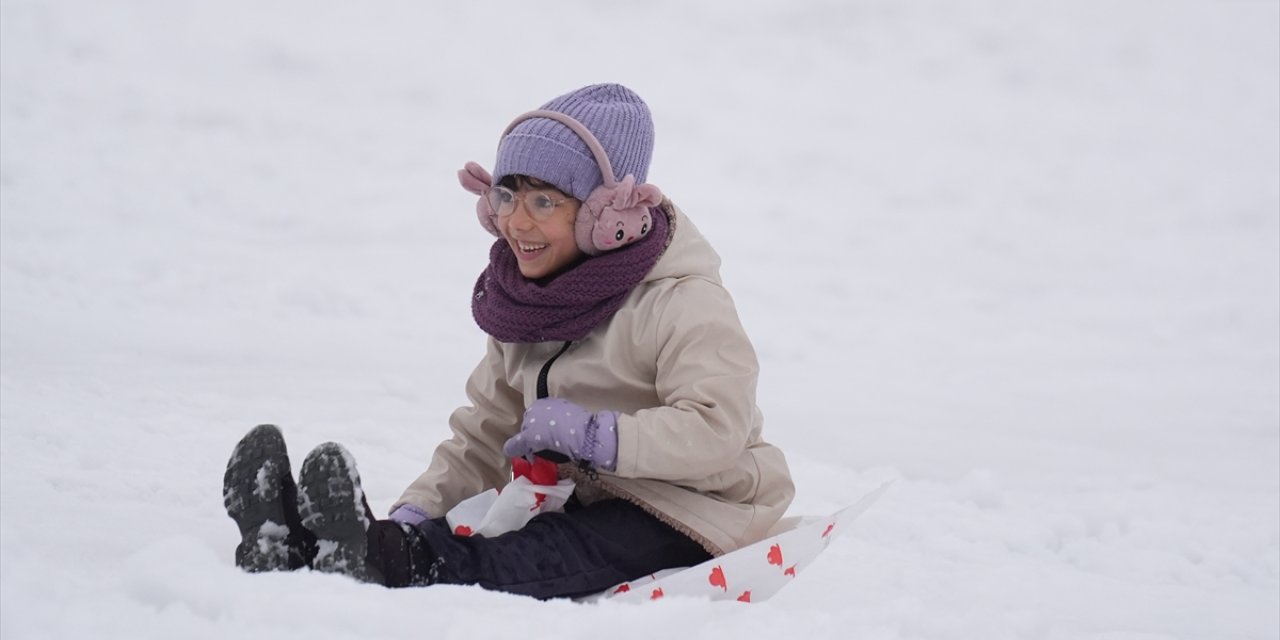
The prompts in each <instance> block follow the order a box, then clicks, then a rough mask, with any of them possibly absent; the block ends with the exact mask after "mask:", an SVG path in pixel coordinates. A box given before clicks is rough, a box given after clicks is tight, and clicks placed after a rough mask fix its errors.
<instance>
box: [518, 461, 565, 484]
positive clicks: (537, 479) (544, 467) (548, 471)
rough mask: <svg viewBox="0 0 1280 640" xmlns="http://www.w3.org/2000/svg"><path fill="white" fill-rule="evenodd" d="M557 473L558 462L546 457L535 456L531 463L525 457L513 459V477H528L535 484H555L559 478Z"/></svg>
mask: <svg viewBox="0 0 1280 640" xmlns="http://www.w3.org/2000/svg"><path fill="white" fill-rule="evenodd" d="M557 476H558V474H557V473H556V463H554V462H552V461H550V460H547V459H546V458H539V457H535V458H534V459H533V462H532V463H530V462H529V461H528V460H525V459H524V458H512V459H511V477H512V478H513V479H514V478H528V479H529V482H532V483H533V484H540V485H543V486H550V485H554V484H555V483H556V481H557V480H558V479H559V478H558V477H557Z"/></svg>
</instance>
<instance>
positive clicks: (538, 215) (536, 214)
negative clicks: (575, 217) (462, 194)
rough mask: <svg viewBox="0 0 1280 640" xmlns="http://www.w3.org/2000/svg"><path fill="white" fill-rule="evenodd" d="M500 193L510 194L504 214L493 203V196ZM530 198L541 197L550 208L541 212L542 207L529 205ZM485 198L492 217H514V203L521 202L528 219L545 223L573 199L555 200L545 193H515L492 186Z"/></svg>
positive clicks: (521, 191)
mask: <svg viewBox="0 0 1280 640" xmlns="http://www.w3.org/2000/svg"><path fill="white" fill-rule="evenodd" d="M500 193H510V194H511V201H510V203H508V206H509V207H510V210H508V211H506V212H505V213H504V212H503V210H502V209H503V207H501V206H495V203H494V201H493V196H494V195H496V194H500ZM520 194H524V196H523V197H520ZM532 196H542V197H543V198H546V199H547V202H550V203H551V206H550V207H548V208H546V209H545V212H543V211H544V210H543V209H542V207H540V206H537V205H530V204H529V198H530V197H532ZM485 198H486V199H487V200H488V201H489V208H490V209H491V210H492V211H493V213H494V215H496V216H497V217H499V218H510V217H511V216H512V215H515V212H516V202H517V201H521V202H524V210H525V211H526V212H527V213H528V214H529V217H531V218H533V219H534V220H537V221H539V222H545V221H547V220H550V219H551V216H552V215H554V214H555V212H556V209H558V208H559V207H560V205H562V204H564V203H566V202H568V201H570V200H572V199H573V198H570V197H568V196H566V197H564V198H560V199H559V200H557V199H555V198H553V197H551V196H550V195H549V194H548V193H547V192H545V191H526V190H523V189H522V190H519V191H517V190H515V189H510V188H507V187H504V186H502V185H494V186H493V187H490V188H489V192H488V193H486V194H485Z"/></svg>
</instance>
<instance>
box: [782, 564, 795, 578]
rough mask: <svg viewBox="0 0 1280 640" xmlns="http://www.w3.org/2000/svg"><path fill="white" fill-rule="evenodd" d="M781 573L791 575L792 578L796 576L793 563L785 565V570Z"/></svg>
mask: <svg viewBox="0 0 1280 640" xmlns="http://www.w3.org/2000/svg"><path fill="white" fill-rule="evenodd" d="M782 575H784V576H791V577H792V578H794V577H796V566H795V565H794V564H793V565H791V566H790V567H787V570H786V571H783V572H782Z"/></svg>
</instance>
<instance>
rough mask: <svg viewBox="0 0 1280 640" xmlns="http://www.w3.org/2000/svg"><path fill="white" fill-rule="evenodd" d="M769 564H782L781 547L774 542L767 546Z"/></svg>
mask: <svg viewBox="0 0 1280 640" xmlns="http://www.w3.org/2000/svg"><path fill="white" fill-rule="evenodd" d="M769 564H776V565H778V566H779V567H781V566H782V547H781V546H780V545H776V544H775V545H773V546H772V547H769Z"/></svg>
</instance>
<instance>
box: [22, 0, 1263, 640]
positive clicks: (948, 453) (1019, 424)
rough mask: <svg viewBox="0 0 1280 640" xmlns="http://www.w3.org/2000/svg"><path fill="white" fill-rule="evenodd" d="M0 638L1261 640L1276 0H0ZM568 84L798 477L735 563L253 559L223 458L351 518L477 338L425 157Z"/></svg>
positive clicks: (463, 371)
mask: <svg viewBox="0 0 1280 640" xmlns="http://www.w3.org/2000/svg"><path fill="white" fill-rule="evenodd" d="M0 54H2V55H0V81H2V91H0V124H2V127H0V143H2V145H0V187H2V190H0V214H2V215H0V249H2V252H0V284H2V294H3V295H2V296H0V320H2V321H0V364H2V365H3V367H2V371H0V393H2V395H0V418H2V421H0V424H2V430H0V436H2V439H0V463H2V464H0V515H2V520H0V635H2V636H3V637H4V639H5V640H10V639H13V640H22V639H26V638H76V639H82V638H108V639H111V638H138V637H154V638H239V637H250V638H282V639H283V638H307V639H308V640H317V639H321V638H349V637H350V638H355V637H359V638H392V637H401V638H407V637H413V638H472V637H504V638H511V637H516V638H521V637H531V636H544V635H545V636H554V637H565V638H619V639H631V638H635V639H641V638H646V639H647V638H655V637H671V638H685V637H690V638H740V637H745V638H766V637H773V636H784V637H798V638H827V637H830V638H835V637H839V638H957V639H999V638H1047V639H1065V638H1100V639H1101V638H1105V639H1108V640H1120V639H1122V638H1123V639H1135V640H1136V639H1139V638H1141V639H1144V640H1150V639H1154V638H1205V639H1210V638H1212V639H1215V640H1216V639H1225V638H1259V639H1263V638H1272V639H1273V638H1276V637H1278V636H1280V7H1278V5H1277V3H1276V2H1272V1H1248V0H1223V1H1220V2H1210V1H1208V0H1204V1H1155V0H1152V1H1146V0H1125V1H1123V2H1102V1H1100V0H1084V1H1080V0H1061V1H1054V2H1025V1H1016V0H970V1H967V2H950V1H947V0H918V1H910V2H902V1H899V0H858V1H855V2H842V1H837V0H826V1H822V2H799V1H793V0H740V1H738V2H732V3H730V2H725V3H694V2H688V3H686V2H654V3H639V2H632V3H617V2H588V1H585V0H580V1H575V2H560V3H530V2H504V3H487V2H474V3H465V2H450V3H435V2H413V1H410V0H403V1H399V2H390V1H387V2H382V1H379V2H367V3H336V2H319V3H317V2H303V1H302V0H277V1H272V2H250V1H248V0H234V1H224V2H216V3H214V2H197V1H195V0H191V1H181V2H180V1H174V0H169V1H166V0H137V1H132V2H129V1H123V0H122V1H115V2H107V1H100V0H82V1H74V0H57V1H52V0H45V1H40V0H2V1H0ZM600 81H619V82H623V83H625V84H628V85H630V86H632V87H633V88H635V89H636V90H637V91H638V92H639V93H640V94H641V95H643V96H645V97H646V99H647V100H648V101H649V102H650V104H651V105H652V107H653V110H654V113H655V118H656V121H657V127H658V146H657V152H656V154H655V159H654V166H653V170H652V171H651V174H650V179H651V181H652V182H654V183H656V184H658V185H660V186H662V187H663V188H664V189H665V190H666V191H667V192H668V193H669V194H670V195H671V196H672V197H673V198H674V199H675V200H676V201H677V202H679V203H680V204H681V205H682V206H683V208H684V209H685V210H686V211H687V212H689V214H690V215H691V216H692V217H693V218H694V219H695V220H696V222H697V223H698V224H699V226H700V227H701V228H702V230H703V231H704V232H705V233H706V234H707V235H708V236H709V237H710V238H711V240H712V242H713V243H714V244H716V245H717V247H718V248H719V250H720V251H721V253H722V254H723V256H724V259H725V267H724V275H725V278H726V280H727V281H728V283H729V285H730V287H731V289H732V290H733V292H734V294H735V297H736V300H737V302H738V304H739V307H740V311H741V313H742V317H743V321H744V323H745V324H746V326H747V328H748V330H749V331H750V332H751V334H752V336H753V338H754V340H755V341H756V345H757V347H758V350H759V352H760V355H761V359H762V364H763V367H764V371H763V374H762V380H761V389H760V400H761V405H762V408H763V409H764V411H765V413H766V417H767V427H766V435H767V436H768V437H769V438H770V439H771V440H773V441H775V442H776V443H778V444H780V445H781V446H782V447H783V448H784V449H785V451H786V452H787V454H788V456H789V459H790V461H791V465H792V469H793V472H794V475H795V478H796V481H797V484H798V489H799V495H798V496H797V498H796V501H795V503H794V506H793V509H792V513H794V514H823V513H829V512H832V511H834V510H835V509H836V508H838V507H839V506H841V505H843V504H845V503H847V502H849V501H850V500H851V499H852V498H854V497H856V496H858V495H861V494H862V493H864V492H866V491H868V490H870V489H871V488H873V487H875V486H878V485H879V484H880V483H881V482H883V481H885V480H890V479H892V480H895V481H896V483H895V484H894V486H893V488H892V489H891V490H890V491H889V493H888V494H886V495H885V497H884V498H883V499H882V500H881V501H880V502H879V503H878V504H876V505H875V506H874V507H873V508H872V509H871V510H870V511H869V512H867V513H866V515H864V516H863V518H862V519H861V520H860V521H859V522H858V527H857V529H856V530H855V531H853V532H851V533H850V534H848V535H846V536H845V537H843V538H841V539H839V540H838V541H837V542H836V543H835V544H833V545H832V546H831V548H830V549H828V551H827V552H826V554H825V555H824V556H823V558H822V560H821V561H820V562H819V563H818V564H817V565H815V566H814V567H812V568H811V569H809V571H808V572H806V573H804V574H802V575H801V576H800V577H799V578H798V579H797V580H796V581H795V583H794V584H793V585H791V586H790V587H789V588H788V589H787V590H784V591H783V592H781V593H780V594H778V596H776V597H775V598H774V599H772V600H770V601H768V602H766V603H761V604H755V605H740V604H737V603H717V604H708V603H705V602H701V601H696V600H690V599H668V600H666V601H662V602H658V603H652V604H647V605H623V604H620V603H602V604H594V605H579V604H573V603H568V602H550V603H539V602H535V601H532V600H529V599H524V598H519V597H514V596H509V595H504V594H497V593H489V592H485V591H482V590H480V589H478V588H460V587H439V588H430V589H418V590H402V591H394V592H393V591H389V590H385V589H382V588H379V587H373V586H368V585H360V584H356V583H353V582H351V581H348V580H345V579H343V578H341V577H335V576H325V575H317V574H309V573H298V574H283V575H281V574H278V575H252V576H251V575H245V574H242V573H240V572H239V571H237V570H236V568H235V567H234V566H233V562H232V549H233V546H234V544H235V543H236V541H237V539H238V537H237V535H236V530H235V526H234V525H233V523H232V522H231V521H230V520H229V519H228V518H227V517H226V515H225V513H224V512H223V509H222V504H221V478H222V469H223V465H224V464H225V461H226V457H227V455H228V454H229V453H230V451H231V448H232V446H233V445H234V444H235V442H236V441H237V440H238V439H239V437H240V436H241V434H242V433H243V432H244V431H245V430H246V429H248V428H249V427H251V426H252V425H254V424H257V423H260V422H273V423H276V424H279V425H281V426H282V427H283V428H284V430H285V433H286V436H287V437H288V438H289V444H290V447H291V450H292V452H293V453H294V457H295V465H296V464H297V462H298V461H299V460H300V459H301V457H302V456H303V455H304V454H305V453H306V451H307V450H309V449H310V448H311V447H312V446H314V445H316V444H318V443H320V442H322V441H325V440H330V439H332V440H338V441H341V442H343V443H345V444H346V445H347V446H348V447H349V448H350V449H351V451H352V452H353V453H354V454H355V456H356V457H357V459H358V460H359V462H360V465H361V471H362V473H363V476H364V478H365V483H366V489H367V491H368V494H369V496H370V499H371V501H372V502H373V504H374V507H375V508H376V509H385V508H386V507H387V506H389V505H390V503H391V502H392V500H394V499H395V498H396V497H397V496H398V495H399V492H400V490H401V489H402V488H403V487H404V486H405V485H406V484H407V483H408V482H410V481H411V480H412V479H413V478H415V477H416V476H417V474H418V473H419V472H420V471H421V469H422V468H423V466H424V465H425V463H426V461H427V459H428V456H429V454H430V451H431V449H432V448H433V446H434V445H435V444H436V443H437V442H438V441H439V440H441V439H442V438H444V437H445V436H446V426H445V418H446V416H447V415H448V413H449V411H451V410H452V409H453V408H454V406H455V405H457V404H459V403H461V402H462V401H463V395H462V382H463V380H464V378H465V376H466V375H467V373H468V372H469V371H470V369H471V367H472V366H473V365H474V362H475V361H476V360H477V359H478V358H479V357H480V354H481V352H482V346H483V341H482V334H481V333H480V331H479V330H478V329H477V328H476V327H475V326H474V324H473V323H472V321H471V319H470V312H469V309H468V295H469V292H470V287H471V285H472V282H473V281H474V277H475V276H476V274H477V273H478V272H479V270H480V269H481V268H482V266H483V264H484V260H485V257H486V247H487V246H488V244H489V242H490V239H489V237H488V236H487V235H486V234H485V233H484V232H483V231H482V230H481V229H480V228H479V227H478V225H476V223H475V218H474V215H473V213H472V207H473V203H474V200H473V198H472V197H471V196H470V195H468V194H467V193H465V192H463V191H462V190H461V189H460V188H459V187H458V186H457V184H456V180H455V178H454V172H455V171H456V170H457V169H458V168H459V167H460V166H461V165H462V163H463V162H465V161H466V160H471V159H475V160H479V161H481V162H483V163H484V164H486V165H490V166H491V163H492V159H493V150H494V146H495V143H496V140H497V136H498V134H499V133H500V131H501V129H502V127H503V126H505V125H506V124H507V122H508V121H509V119H510V118H511V117H513V116H514V115H516V114H517V113H520V112H522V111H525V110H527V109H531V108H533V107H536V106H537V105H538V104H540V103H541V102H543V101H545V100H547V99H549V98H551V97H553V96H555V95H558V94H560V93H563V92H564V91H567V90H570V89H573V88H576V87H578V86H580V85H584V84H588V83H591V82H600Z"/></svg>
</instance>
